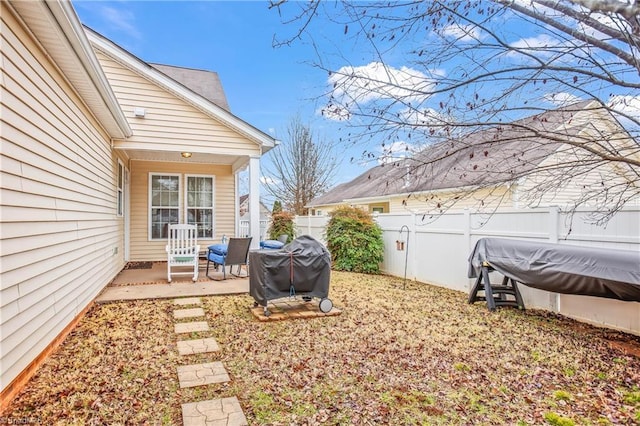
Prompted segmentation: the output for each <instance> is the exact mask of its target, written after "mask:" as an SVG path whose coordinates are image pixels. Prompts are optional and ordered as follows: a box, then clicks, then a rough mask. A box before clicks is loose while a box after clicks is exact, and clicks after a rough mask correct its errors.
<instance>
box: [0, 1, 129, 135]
mask: <svg viewBox="0 0 640 426" xmlns="http://www.w3.org/2000/svg"><path fill="white" fill-rule="evenodd" d="M9 4H10V5H11V7H13V8H14V10H15V11H16V12H17V13H18V15H20V17H21V18H22V19H23V20H24V21H25V23H26V24H27V26H28V27H29V30H30V31H31V32H32V33H33V34H34V36H35V37H36V38H37V39H38V42H39V43H41V44H42V46H43V48H44V50H45V51H46V52H47V55H49V56H50V57H51V59H52V60H53V61H54V62H55V63H56V65H57V66H58V67H59V68H60V70H61V71H62V73H63V74H64V76H65V78H66V79H67V80H68V81H69V82H70V83H71V85H72V86H73V87H74V89H75V90H76V91H77V93H78V94H79V95H80V97H81V98H82V99H83V101H84V102H85V103H86V105H87V106H88V107H89V109H90V110H91V111H92V112H93V114H95V116H96V118H97V119H98V121H99V122H100V124H101V125H102V127H103V128H104V129H105V131H106V132H107V133H108V134H109V136H111V137H112V138H116V139H122V138H125V137H128V136H131V127H130V126H129V123H128V122H127V119H126V117H125V115H124V113H123V112H122V110H121V109H120V105H119V104H118V101H117V99H116V96H115V94H114V93H113V90H112V89H111V86H110V85H109V82H108V81H107V77H106V76H105V74H104V71H103V70H102V68H101V66H100V63H99V62H98V59H97V58H96V55H95V53H94V51H93V49H92V48H91V44H90V43H89V40H88V39H87V36H86V34H85V32H84V28H83V27H82V25H81V24H80V20H79V19H78V17H77V15H76V12H75V11H74V10H73V6H72V5H71V2H64V1H63V2H40V1H12V2H10V3H9Z"/></svg>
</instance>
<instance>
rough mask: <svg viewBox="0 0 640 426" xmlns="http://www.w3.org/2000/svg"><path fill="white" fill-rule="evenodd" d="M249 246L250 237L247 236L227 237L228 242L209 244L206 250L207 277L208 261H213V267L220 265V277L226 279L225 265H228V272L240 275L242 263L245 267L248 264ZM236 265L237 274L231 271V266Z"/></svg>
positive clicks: (207, 272)
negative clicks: (226, 243)
mask: <svg viewBox="0 0 640 426" xmlns="http://www.w3.org/2000/svg"><path fill="white" fill-rule="evenodd" d="M250 246H251V237H247V238H229V244H228V245H224V244H214V245H211V246H209V248H208V252H207V271H206V275H207V277H208V278H209V279H212V280H213V279H214V278H212V277H210V276H209V263H213V266H214V267H215V269H216V270H217V269H218V266H222V277H223V278H222V279H223V280H226V279H227V271H226V266H227V265H229V273H230V274H231V275H234V276H236V277H239V276H240V272H241V270H242V265H245V268H246V266H247V264H248V258H249V247H250ZM234 265H238V274H237V275H236V274H234V273H233V266H234Z"/></svg>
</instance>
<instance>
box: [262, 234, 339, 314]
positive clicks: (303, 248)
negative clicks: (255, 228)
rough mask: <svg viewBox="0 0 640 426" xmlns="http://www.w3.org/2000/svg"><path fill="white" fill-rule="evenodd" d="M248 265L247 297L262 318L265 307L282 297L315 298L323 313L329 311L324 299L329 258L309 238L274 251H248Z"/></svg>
mask: <svg viewBox="0 0 640 426" xmlns="http://www.w3.org/2000/svg"><path fill="white" fill-rule="evenodd" d="M249 265H250V268H251V273H250V276H249V294H251V297H253V299H254V300H255V304H256V306H257V305H261V306H263V307H264V314H265V315H267V316H268V315H269V314H270V313H269V310H268V309H267V303H268V302H269V301H270V300H275V299H280V298H283V297H294V296H301V297H303V298H304V299H305V300H311V299H312V298H314V297H316V298H319V299H320V302H319V307H320V310H321V311H322V312H325V313H326V312H329V311H330V310H331V308H332V307H333V303H332V302H331V300H330V299H329V298H328V296H329V280H330V276H331V255H330V254H329V252H328V251H327V249H326V248H325V246H324V245H322V244H321V243H320V242H318V241H317V240H315V239H314V238H313V237H310V236H308V235H303V236H301V237H299V238H296V239H295V240H293V241H292V242H291V243H289V244H287V245H285V246H284V247H282V248H281V249H278V250H255V251H251V252H250V253H249Z"/></svg>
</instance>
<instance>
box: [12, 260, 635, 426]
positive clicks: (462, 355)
mask: <svg viewBox="0 0 640 426" xmlns="http://www.w3.org/2000/svg"><path fill="white" fill-rule="evenodd" d="M330 297H331V299H332V300H333V303H334V305H336V306H337V307H339V308H340V309H342V311H343V312H342V314H341V315H339V316H335V317H324V318H314V319H308V320H291V321H278V322H260V321H257V320H256V319H255V318H254V317H253V316H252V315H251V313H250V312H249V309H248V308H249V307H251V306H252V304H253V300H252V299H251V298H250V297H249V296H246V295H243V296H224V297H210V298H203V299H202V300H203V307H204V310H205V312H206V315H207V318H206V320H207V321H208V322H209V325H210V326H211V331H210V332H204V333H193V334H192V335H186V336H184V335H183V336H179V338H180V340H185V339H189V338H196V337H198V338H199V337H214V338H215V339H216V340H217V342H218V344H219V346H220V348H221V350H220V352H217V353H210V354H200V355H191V356H187V357H181V356H179V355H178V354H177V349H176V341H177V340H178V336H176V335H175V334H174V332H173V325H174V322H175V321H174V320H173V315H172V312H173V310H174V309H176V308H177V307H174V306H173V305H172V303H171V301H141V302H127V303H124V302H123V303H115V304H109V305H100V306H96V307H95V308H94V309H92V310H91V312H89V314H88V315H87V316H86V317H85V318H84V319H83V320H82V321H81V323H80V324H79V326H78V327H77V328H76V329H75V330H74V331H73V332H72V333H71V334H70V335H69V336H68V337H67V339H66V340H65V342H64V343H63V344H62V346H61V347H60V348H59V349H58V350H57V351H56V353H54V354H53V355H52V356H51V357H50V358H49V359H48V360H47V362H46V363H45V364H44V365H43V366H42V367H41V368H40V369H39V370H38V373H37V375H36V376H35V377H34V378H33V379H32V380H31V381H30V383H29V384H28V385H27V386H26V388H25V389H24V390H23V391H22V393H21V394H20V395H19V396H18V397H17V398H16V399H15V400H14V402H13V403H12V405H11V406H10V407H9V410H8V412H7V413H5V417H7V418H26V417H34V416H36V417H37V418H39V419H41V420H42V422H43V423H46V424H56V423H58V424H69V423H72V424H180V423H181V422H182V417H181V404H182V403H187V402H195V401H202V400H206V399H212V398H221V397H229V396H236V397H237V398H238V399H239V400H240V404H241V405H242V407H243V410H244V413H245V415H246V417H247V420H248V421H249V423H250V424H273V425H290V424H306V425H315V424H330V425H338V424H357V425H369V424H372V425H373V424H487V425H490V424H496V425H498V424H521V425H526V424H531V425H533V424H569V425H570V424H576V425H578V424H628V425H631V424H637V423H640V359H639V358H638V357H637V356H636V355H634V352H633V351H621V350H619V349H617V346H616V345H611V344H610V340H611V339H614V340H616V341H619V340H623V341H624V342H625V344H626V347H631V348H635V349H636V350H637V349H638V348H640V342H639V339H637V338H636V337H634V336H629V335H625V334H623V333H619V332H612V331H610V330H602V329H597V328H594V327H590V326H587V325H584V324H580V323H576V322H575V321H572V320H569V319H566V318H562V317H560V316H557V315H554V314H550V313H546V312H541V311H526V312H522V311H518V310H513V309H499V310H497V311H496V312H489V311H488V310H487V308H486V305H483V304H482V303H476V304H474V305H468V304H467V303H466V295H464V294H462V293H459V292H454V291H450V290H446V289H442V288H438V287H434V286H430V285H426V284H420V283H408V284H407V285H406V286H405V285H404V284H403V282H402V280H399V279H396V278H391V277H386V276H369V275H359V274H351V273H339V272H333V273H332V281H331V288H330ZM181 321H182V320H181ZM186 321H188V320H186ZM636 353H637V352H636ZM211 361H222V363H223V365H224V366H225V368H226V369H227V371H228V373H229V375H230V377H231V381H230V382H229V383H225V384H216V385H209V386H204V387H197V388H188V389H179V386H178V379H177V374H176V366H178V365H186V364H192V363H199V362H211Z"/></svg>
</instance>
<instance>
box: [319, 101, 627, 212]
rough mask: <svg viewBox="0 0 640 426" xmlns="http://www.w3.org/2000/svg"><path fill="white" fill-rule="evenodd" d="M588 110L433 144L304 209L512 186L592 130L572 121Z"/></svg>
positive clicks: (590, 105)
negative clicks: (571, 140) (565, 144)
mask: <svg viewBox="0 0 640 426" xmlns="http://www.w3.org/2000/svg"><path fill="white" fill-rule="evenodd" d="M588 109H593V110H595V109H600V110H601V109H602V108H601V106H600V104H598V103H597V102H594V101H591V100H590V101H583V102H579V103H576V104H573V105H570V106H567V107H565V108H560V109H556V110H551V111H546V112H543V113H541V114H536V115H533V116H530V117H526V118H523V119H521V120H517V121H514V122H512V123H506V124H504V125H500V126H496V127H493V128H490V129H486V130H481V131H477V132H474V133H471V134H468V135H465V136H463V137H461V138H459V139H457V140H448V141H445V142H441V143H438V144H435V145H431V146H429V147H427V148H426V149H424V150H423V151H421V152H419V153H417V154H416V155H414V156H413V157H412V158H407V159H402V160H398V161H395V162H393V163H389V164H383V165H379V166H377V167H374V168H372V169H370V170H368V171H366V172H365V173H363V174H361V175H360V176H358V177H357V178H355V179H353V180H352V181H350V182H346V183H343V184H341V185H338V186H336V187H335V188H333V189H332V190H330V191H329V192H327V193H325V194H324V195H322V196H319V197H316V198H315V199H313V200H312V201H311V202H310V203H309V204H308V207H315V206H325V205H335V204H341V203H344V202H349V201H350V200H358V199H375V198H380V197H388V196H391V195H402V194H410V193H419V192H426V191H434V190H444V189H454V188H464V187H473V186H477V185H486V184H499V183H504V182H510V181H513V180H514V179H517V178H519V177H521V176H523V175H525V174H527V173H529V172H531V171H532V170H534V169H535V168H536V167H537V166H538V165H539V164H540V163H541V162H542V161H543V160H544V159H545V158H547V157H548V156H549V155H551V154H552V153H554V152H555V151H557V150H558V148H559V147H560V146H562V145H563V143H562V140H567V138H570V137H572V136H576V135H578V134H579V133H580V132H581V131H583V130H584V129H585V128H586V127H587V126H590V125H591V123H590V122H589V121H588V120H573V119H574V116H575V114H576V113H578V112H583V111H585V110H588ZM611 119H612V120H614V121H615V119H614V118H613V117H612V116H611Z"/></svg>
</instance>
